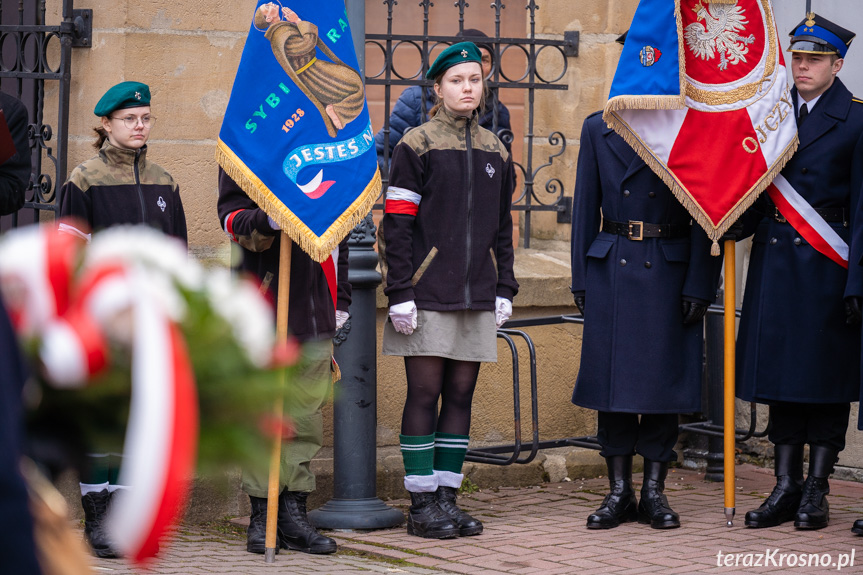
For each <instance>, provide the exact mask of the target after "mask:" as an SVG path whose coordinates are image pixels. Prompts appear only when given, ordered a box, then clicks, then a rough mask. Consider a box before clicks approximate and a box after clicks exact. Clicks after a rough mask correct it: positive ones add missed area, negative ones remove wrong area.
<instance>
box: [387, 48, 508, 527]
mask: <svg viewBox="0 0 863 575" xmlns="http://www.w3.org/2000/svg"><path fill="white" fill-rule="evenodd" d="M480 61H481V55H480V51H479V49H478V48H477V47H476V46H475V45H474V44H472V43H470V42H460V43H458V44H454V45H453V46H450V47H449V48H447V49H446V50H444V51H443V52H442V53H441V54H440V55H439V56H438V58H437V59H436V60H435V62H434V64H433V65H432V66H431V68H430V69H429V71H428V74H427V76H428V78H429V79H434V89H435V93H436V94H437V96H438V104H437V105H436V107H435V108H433V109H432V111H431V116H432V119H431V120H430V121H429V122H427V123H425V124H423V125H422V126H420V127H418V128H416V129H414V130H411V131H410V132H409V133H408V134H406V135H405V137H404V138H402V140H401V142H399V144H398V145H397V146H396V148H395V151H394V153H393V162H392V166H391V171H390V185H389V189H388V191H387V194H386V203H385V213H384V218H383V222H382V228H383V233H384V237H385V238H386V246H385V247H384V248H383V252H384V261H385V264H386V267H387V274H386V278H387V279H386V283H387V285H386V288H385V289H384V293H385V294H386V295H387V297H388V298H389V305H390V310H389V319H390V321H389V322H387V323H386V324H385V326H384V336H383V338H384V339H383V352H384V354H386V355H397V356H403V357H404V362H405V372H406V375H407V387H408V390H407V399H406V400H405V407H404V413H403V415H402V427H401V436H400V440H401V449H402V456H403V459H404V465H405V481H404V484H405V488H406V489H407V490H408V491H409V492H410V496H411V503H412V505H411V508H410V511H409V514H408V522H407V530H408V533H410V534H412V535H417V536H420V537H428V538H449V537H457V536H459V535H478V534H479V533H481V532H482V529H483V526H482V523H481V522H480V521H478V520H476V519H474V518H473V517H471V516H470V515H468V514H467V513H465V512H464V511H462V510H461V509H459V508H458V506H457V505H456V494H457V491H458V488H459V487H461V483H462V479H463V475H462V473H461V468H462V464H463V462H464V457H465V453H466V451H467V445H468V433H469V431H470V411H471V402H472V398H473V392H474V389H475V387H476V381H477V376H478V375H479V368H480V363H481V362H483V361H497V342H496V330H495V325H496V326H497V327H500V325H502V324H503V323H504V322H505V321H506V319H507V318H508V317H509V316H510V314H511V313H512V299H513V297H514V296H515V294H516V292H517V290H518V283H517V282H516V281H515V276H514V274H513V246H512V215H511V213H510V206H511V201H512V180H511V173H512V160H511V158H510V156H509V153H508V152H507V151H506V148H504V146H503V144H501V142H500V140H498V138H497V137H496V136H495V135H494V134H492V133H491V132H489V131H488V130H486V129H484V128H482V127H480V126H479V124H478V121H477V116H476V112H475V111H476V108H477V107H478V106H479V102H480V99H481V98H482V86H483V76H482V68H481V66H480ZM442 222H445V224H442ZM382 247H383V246H382ZM438 400H440V401H441V409H440V417H437V415H438V414H437V405H438Z"/></svg>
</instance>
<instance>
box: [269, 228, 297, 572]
mask: <svg viewBox="0 0 863 575" xmlns="http://www.w3.org/2000/svg"><path fill="white" fill-rule="evenodd" d="M281 236H282V237H281V242H280V248H279V291H278V294H277V296H276V297H277V299H276V302H277V303H276V345H277V346H279V347H281V346H282V345H284V343H285V342H286V341H287V339H288V298H289V297H290V295H291V249H292V248H293V241H292V240H291V238H290V237H289V236H288V234H286V233H285V232H281ZM283 373H284V369H283ZM284 385H285V379H284V377H282V393H280V394H279V396H278V397H277V398H276V405H275V406H274V407H273V415H274V416H275V421H277V422H281V421H282V417H283V416H284V409H285V401H284V400H285V398H284ZM281 467H282V434H281V433H279V434H277V435H276V437H275V438H274V439H273V451H272V454H271V456H270V483H269V487H268V490H267V538H266V550H265V553H264V561H265V562H266V563H275V562H276V551H278V549H279V547H278V546H279V542H278V538H277V525H278V520H279V472H280V470H281Z"/></svg>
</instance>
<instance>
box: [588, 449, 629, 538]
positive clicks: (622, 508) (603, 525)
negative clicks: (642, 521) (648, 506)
mask: <svg viewBox="0 0 863 575" xmlns="http://www.w3.org/2000/svg"><path fill="white" fill-rule="evenodd" d="M605 464H606V466H607V467H608V485H609V486H610V488H611V489H610V491H609V493H608V495H606V496H605V499H603V500H602V505H600V506H599V509H597V510H596V511H594V512H593V513H591V514H590V516H589V517H588V518H587V528H588V529H611V528H612V527H617V526H618V525H620V524H621V523H626V522H627V521H635V520H636V519H637V518H638V509H637V507H638V506H637V504H636V501H635V492H634V491H633V490H632V456H631V455H615V456H613V457H606V458H605Z"/></svg>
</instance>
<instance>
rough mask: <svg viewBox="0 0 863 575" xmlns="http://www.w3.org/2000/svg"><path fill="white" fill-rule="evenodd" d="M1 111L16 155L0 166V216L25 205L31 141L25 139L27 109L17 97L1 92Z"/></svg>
mask: <svg viewBox="0 0 863 575" xmlns="http://www.w3.org/2000/svg"><path fill="white" fill-rule="evenodd" d="M0 110H3V115H4V116H5V118H6V125H7V126H9V133H10V134H11V136H12V142H13V143H14V144H15V155H13V156H12V157H11V158H9V159H8V160H6V161H5V162H3V164H2V165H0V216H2V215H6V214H11V213H14V212H17V211H18V210H20V209H21V207H22V206H23V205H24V191H25V190H26V189H27V185H28V184H29V183H30V170H31V164H30V142H29V140H28V138H27V123H28V119H27V108H25V107H24V104H22V103H21V101H20V100H18V99H17V98H15V97H13V96H10V95H9V94H5V93H3V92H0Z"/></svg>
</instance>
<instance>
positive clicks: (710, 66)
mask: <svg viewBox="0 0 863 575" xmlns="http://www.w3.org/2000/svg"><path fill="white" fill-rule="evenodd" d="M603 118H604V119H605V121H606V122H607V123H608V124H609V125H610V126H611V127H612V128H613V129H614V130H615V131H616V132H618V133H619V134H620V135H621V136H622V137H623V138H624V139H625V140H626V141H627V142H628V143H629V144H630V145H631V146H632V147H633V148H634V149H635V151H636V152H637V153H638V154H639V156H641V158H642V159H643V160H644V161H645V162H646V163H647V164H648V165H649V166H650V167H651V169H653V171H654V172H656V173H657V174H658V175H659V177H660V178H662V180H663V181H664V182H665V183H666V184H667V185H668V186H669V188H671V190H672V192H674V194H675V196H676V197H677V199H678V200H680V202H681V203H682V204H683V205H684V206H685V207H686V209H687V210H688V211H689V213H690V214H692V216H693V218H694V219H695V220H696V221H697V222H698V223H699V224H700V225H701V226H702V227H703V228H704V229H705V231H706V232H707V234H708V236H709V237H710V238H711V239H712V240H714V246H713V249H712V252H713V253H714V254H717V255H718V253H719V247H718V245H717V244H716V241H717V240H718V239H719V238H720V237H721V236H722V235H723V234H724V233H725V231H726V230H727V229H728V228H729V227H730V226H731V225H732V224H733V223H734V221H735V220H737V218H738V217H740V215H742V214H743V212H744V211H745V210H746V209H747V208H748V207H749V206H751V205H752V203H753V202H754V201H755V199H756V198H757V196H758V194H760V193H761V192H762V191H764V190H765V189H766V188H767V186H768V185H769V184H770V183H771V182H772V181H773V178H774V177H776V175H777V174H779V172H780V171H781V170H782V168H783V166H784V165H785V163H786V162H787V161H788V160H789V159H790V158H791V156H792V155H793V154H794V152H795V151H796V149H797V125H796V121H795V117H794V107H793V103H792V99H791V92H790V90H789V87H788V82H787V76H786V68H785V59H784V58H783V55H782V48H781V46H780V44H779V38H778V35H777V32H776V22H775V20H774V16H773V8H772V6H771V4H770V0H713V1H709V0H641V2H640V4H639V6H638V9H637V10H636V13H635V17H634V19H633V22H632V27H631V28H630V30H629V33H628V34H627V38H626V44H625V45H624V49H623V53H622V54H621V59H620V64H619V65H618V68H617V73H616V74H615V78H614V82H613V83H612V88H611V94H610V97H609V101H608V103H607V105H606V108H605V112H604V115H603Z"/></svg>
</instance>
